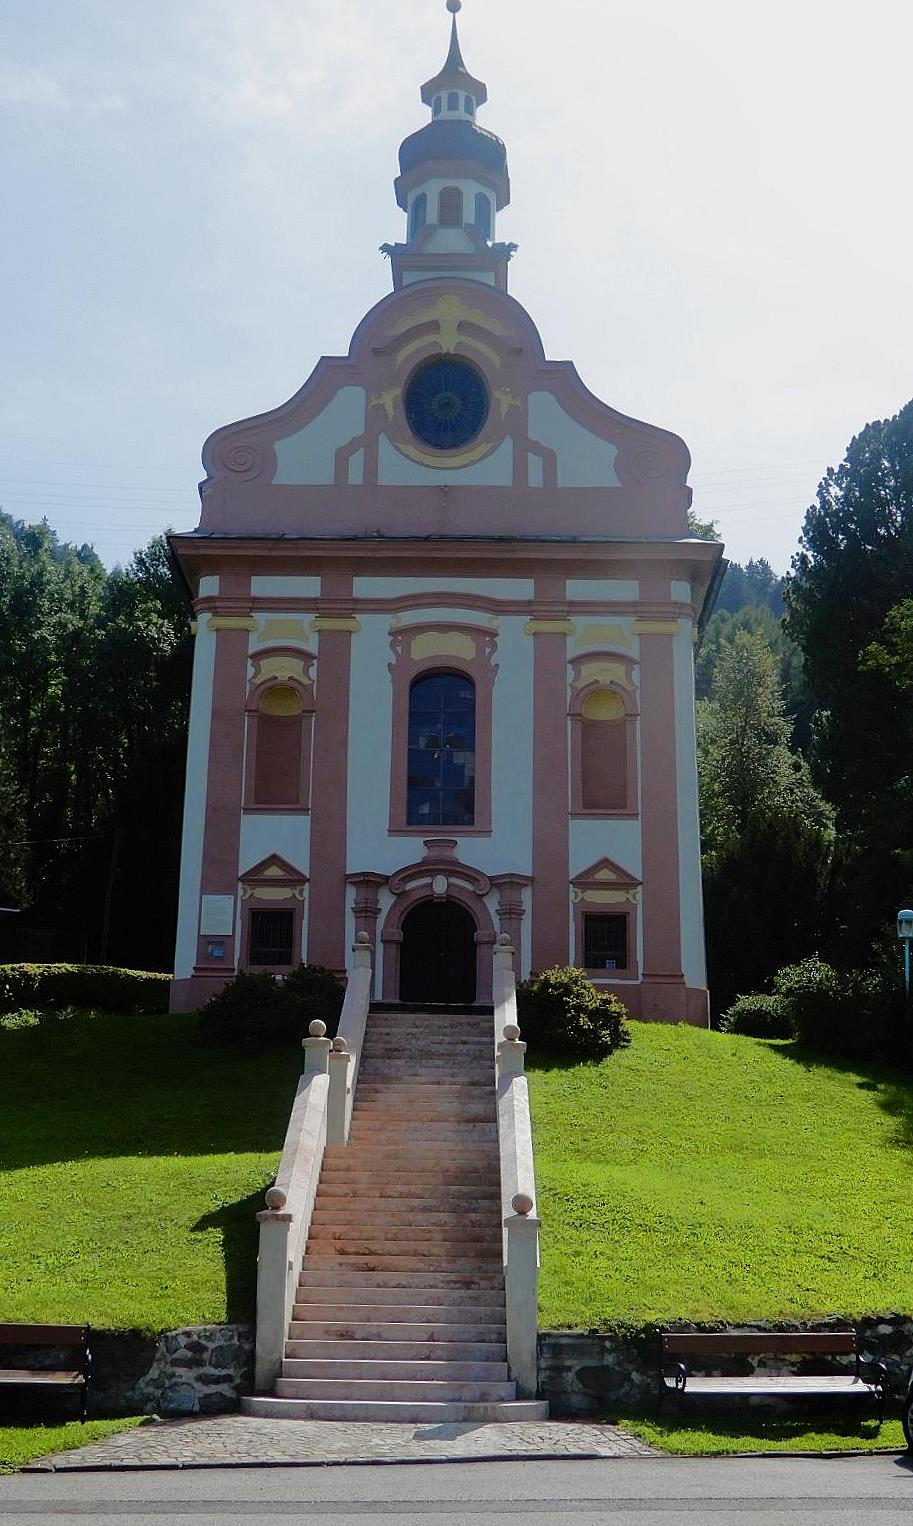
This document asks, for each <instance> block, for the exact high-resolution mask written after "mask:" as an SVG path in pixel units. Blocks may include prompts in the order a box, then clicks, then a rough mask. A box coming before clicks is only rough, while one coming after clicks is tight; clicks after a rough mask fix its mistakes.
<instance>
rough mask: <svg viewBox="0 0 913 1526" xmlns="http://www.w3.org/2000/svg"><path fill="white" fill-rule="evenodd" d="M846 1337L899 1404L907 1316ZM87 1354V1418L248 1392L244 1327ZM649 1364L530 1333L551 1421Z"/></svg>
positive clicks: (644, 1387)
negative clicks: (535, 1339)
mask: <svg viewBox="0 0 913 1526" xmlns="http://www.w3.org/2000/svg"><path fill="white" fill-rule="evenodd" d="M850 1323H851V1321H848V1320H842V1319H836V1318H835V1319H830V1320H819V1321H816V1322H814V1323H804V1324H803V1323H798V1322H796V1323H792V1324H789V1323H785V1324H781V1325H777V1326H773V1325H770V1324H763V1323H759V1324H752V1325H746V1326H744V1328H745V1329H750V1330H758V1331H763V1330H772V1329H774V1328H776V1329H789V1330H829V1329H835V1328H836V1329H845V1328H846V1327H847V1325H848V1324H850ZM670 1328H673V1327H671V1326H670ZM674 1328H676V1329H697V1328H705V1329H710V1328H717V1329H719V1328H720V1327H719V1326H716V1327H712V1326H704V1327H698V1326H694V1325H688V1326H684V1325H677V1326H675V1327H674ZM856 1329H857V1330H858V1331H859V1334H860V1337H861V1348H862V1355H863V1357H864V1358H865V1359H867V1360H870V1361H881V1362H884V1363H885V1366H886V1367H887V1369H888V1382H889V1386H890V1389H891V1392H892V1393H894V1394H895V1395H897V1396H900V1395H901V1394H902V1393H903V1392H904V1391H905V1390H906V1386H907V1379H908V1377H909V1373H910V1369H911V1366H913V1317H911V1316H909V1315H901V1314H886V1315H878V1316H873V1317H870V1318H866V1319H861V1320H858V1321H856ZM92 1350H93V1354H94V1358H95V1369H94V1374H93V1380H92V1387H91V1390H90V1395H91V1402H90V1413H92V1414H96V1415H118V1414H120V1415H136V1414H147V1415H152V1414H156V1415H214V1414H224V1413H227V1412H229V1411H231V1410H235V1409H237V1407H238V1400H239V1397H240V1395H241V1394H243V1393H250V1392H251V1390H252V1387H253V1357H254V1335H253V1329H252V1328H251V1326H249V1325H187V1326H185V1327H184V1328H183V1329H180V1330H166V1331H165V1332H164V1333H163V1334H162V1335H160V1336H159V1337H158V1338H157V1339H148V1338H145V1337H143V1336H139V1335H132V1334H124V1335H115V1334H106V1333H104V1332H98V1333H97V1334H95V1335H93V1337H92ZM41 1356H42V1358H43V1359H44V1360H45V1362H46V1364H47V1365H52V1366H53V1365H55V1364H56V1363H57V1362H58V1359H59V1356H60V1354H59V1353H53V1352H47V1351H45V1352H42V1353H41ZM753 1361H754V1359H753V1358H751V1357H743V1358H735V1359H733V1360H732V1361H730V1362H728V1363H726V1364H725V1366H724V1365H723V1364H720V1365H719V1366H718V1368H717V1370H718V1371H724V1370H725V1371H727V1372H729V1371H731V1372H750V1371H751V1368H752V1365H753ZM658 1362H659V1341H658V1338H657V1334H656V1331H655V1330H652V1329H650V1330H636V1331H631V1332H629V1333H626V1334H618V1333H602V1334H600V1333H593V1332H590V1331H585V1330H543V1331H540V1333H539V1388H540V1393H541V1395H542V1397H543V1398H545V1399H548V1400H549V1402H550V1404H551V1406H552V1413H553V1414H554V1415H576V1416H580V1417H584V1416H596V1415H602V1416H604V1415H605V1414H606V1412H607V1410H610V1409H611V1407H612V1406H613V1405H615V1404H633V1405H637V1404H644V1403H648V1404H649V1403H652V1402H653V1401H654V1399H655V1395H656V1388H657V1370H658ZM778 1365H782V1367H783V1369H784V1370H787V1371H797V1370H798V1369H799V1362H798V1360H797V1361H793V1362H791V1361H789V1360H788V1359H786V1360H783V1361H782V1363H779V1362H778ZM834 1365H835V1366H837V1365H839V1363H835V1364H834Z"/></svg>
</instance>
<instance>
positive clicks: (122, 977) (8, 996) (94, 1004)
mask: <svg viewBox="0 0 913 1526" xmlns="http://www.w3.org/2000/svg"><path fill="white" fill-rule="evenodd" d="M170 988H171V976H170V975H159V974H155V973H153V972H151V971H148V970H120V969H116V968H115V967H114V966H112V965H106V964H0V1012H17V1011H20V1010H21V1009H23V1008H33V1007H82V1008H86V1009H93V1010H95V1011H98V1012H127V1013H150V1012H167V1011H168V996H169V992H170Z"/></svg>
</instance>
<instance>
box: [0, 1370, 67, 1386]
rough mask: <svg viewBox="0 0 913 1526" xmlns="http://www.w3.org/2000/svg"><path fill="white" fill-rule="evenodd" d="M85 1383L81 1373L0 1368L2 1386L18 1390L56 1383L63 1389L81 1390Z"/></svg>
mask: <svg viewBox="0 0 913 1526" xmlns="http://www.w3.org/2000/svg"><path fill="white" fill-rule="evenodd" d="M85 1381H86V1380H85V1377H84V1375H83V1374H82V1373H81V1372H36V1371H35V1370H34V1369H33V1368H28V1367H0V1384H8V1385H10V1386H14V1387H16V1388H19V1387H24V1386H25V1384H32V1383H56V1384H58V1385H59V1386H60V1387H62V1388H63V1387H66V1388H77V1387H80V1388H81V1387H82V1385H83V1384H84V1383H85Z"/></svg>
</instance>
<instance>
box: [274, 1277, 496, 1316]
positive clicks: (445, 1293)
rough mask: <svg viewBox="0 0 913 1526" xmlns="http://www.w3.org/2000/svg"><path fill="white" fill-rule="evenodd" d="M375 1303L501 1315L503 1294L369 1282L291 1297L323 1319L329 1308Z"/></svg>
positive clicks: (492, 1290) (302, 1291) (493, 1290)
mask: <svg viewBox="0 0 913 1526" xmlns="http://www.w3.org/2000/svg"><path fill="white" fill-rule="evenodd" d="M379 1304H382V1305H383V1306H384V1307H385V1308H390V1307H392V1306H397V1307H401V1306H402V1305H403V1304H406V1305H409V1306H410V1307H411V1306H413V1305H416V1304H418V1305H421V1306H422V1307H425V1308H427V1307H432V1306H433V1307H434V1308H436V1309H441V1310H443V1309H469V1310H476V1309H480V1308H490V1309H497V1310H498V1311H499V1312H501V1313H503V1310H504V1294H503V1292H501V1290H500V1289H498V1288H449V1287H441V1288H436V1287H406V1288H385V1287H375V1286H374V1284H373V1283H359V1284H353V1285H352V1286H350V1287H339V1285H338V1284H333V1285H329V1284H328V1285H327V1286H325V1287H308V1286H307V1285H305V1286H303V1287H302V1286H300V1285H299V1287H298V1290H297V1292H296V1294H295V1307H296V1309H297V1308H300V1307H303V1306H305V1305H307V1307H308V1308H309V1309H317V1310H319V1311H320V1314H319V1317H320V1318H323V1315H324V1311H325V1310H326V1309H327V1308H328V1307H329V1306H330V1305H332V1306H334V1307H335V1306H337V1305H338V1306H339V1307H343V1306H345V1307H351V1306H352V1305H357V1306H358V1307H360V1308H364V1307H365V1306H366V1305H371V1306H377V1305H379ZM296 1318H298V1319H307V1318H308V1315H307V1314H300V1315H296ZM333 1318H335V1315H334V1316H333ZM486 1323H487V1321H486Z"/></svg>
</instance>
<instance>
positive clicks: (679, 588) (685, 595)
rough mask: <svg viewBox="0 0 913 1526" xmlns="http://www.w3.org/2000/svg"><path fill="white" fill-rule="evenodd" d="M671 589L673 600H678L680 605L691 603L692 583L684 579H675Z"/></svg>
mask: <svg viewBox="0 0 913 1526" xmlns="http://www.w3.org/2000/svg"><path fill="white" fill-rule="evenodd" d="M670 587H671V589H672V597H673V599H676V600H677V601H678V602H679V603H680V604H690V603H691V584H690V583H686V582H685V581H684V579H683V578H673V579H672V582H671V584H670Z"/></svg>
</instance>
